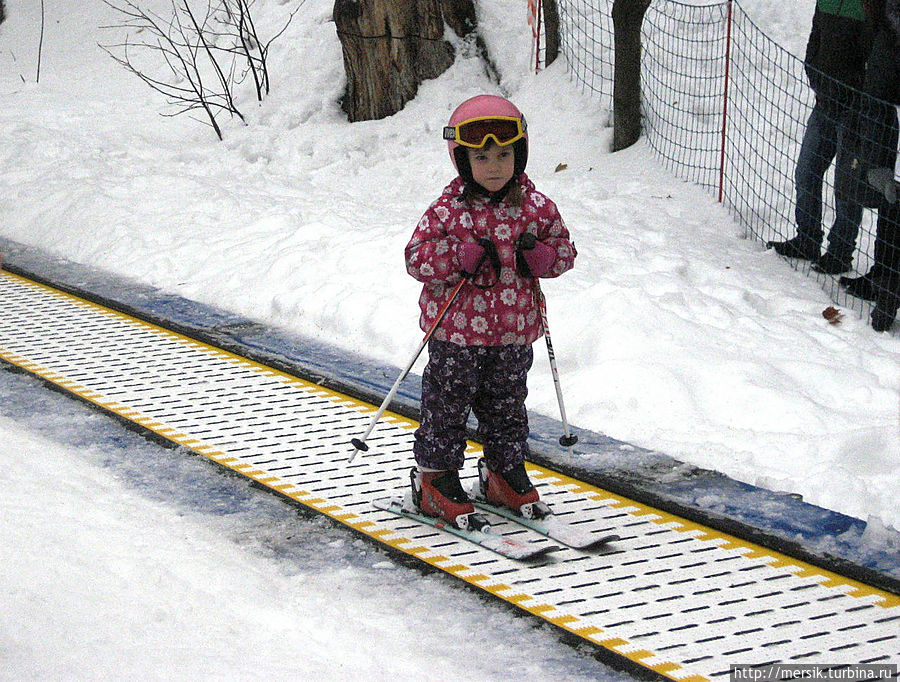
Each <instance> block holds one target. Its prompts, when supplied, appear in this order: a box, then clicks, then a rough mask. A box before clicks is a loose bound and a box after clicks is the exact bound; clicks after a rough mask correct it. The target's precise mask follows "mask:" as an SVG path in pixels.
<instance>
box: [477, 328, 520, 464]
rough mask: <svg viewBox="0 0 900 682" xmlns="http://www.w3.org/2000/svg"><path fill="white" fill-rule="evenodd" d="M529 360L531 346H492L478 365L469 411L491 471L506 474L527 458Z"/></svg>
mask: <svg viewBox="0 0 900 682" xmlns="http://www.w3.org/2000/svg"><path fill="white" fill-rule="evenodd" d="M533 359H534V353H533V351H532V348H531V346H495V347H491V348H490V350H489V353H488V355H487V357H486V358H485V362H484V364H483V366H482V376H481V381H480V384H479V389H478V392H477V394H476V395H475V400H474V402H473V404H472V409H473V411H474V413H475V416H476V417H477V418H478V436H479V439H480V440H481V442H482V443H483V444H484V456H485V459H486V460H487V464H488V466H489V467H490V468H491V469H493V470H494V471H499V472H506V471H509V470H510V469H511V468H513V467H515V466H517V465H518V464H521V463H522V462H524V461H525V459H526V457H527V455H528V443H527V440H528V412H527V411H526V409H525V397H526V396H527V395H528V385H527V377H528V370H529V369H531V363H532V361H533Z"/></svg>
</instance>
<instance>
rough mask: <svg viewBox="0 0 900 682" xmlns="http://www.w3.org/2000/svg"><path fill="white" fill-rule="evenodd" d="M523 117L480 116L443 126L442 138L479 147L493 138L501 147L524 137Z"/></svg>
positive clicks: (464, 145) (467, 145)
mask: <svg viewBox="0 0 900 682" xmlns="http://www.w3.org/2000/svg"><path fill="white" fill-rule="evenodd" d="M526 129H527V126H526V125H525V119H524V118H516V117H514V116H480V117H478V118H470V119H468V120H466V121H463V122H462V123H458V124H457V125H455V126H446V127H445V128H444V139H445V140H451V141H454V142H456V143H457V144H460V145H462V146H463V147H472V148H474V149H480V148H481V147H483V146H485V145H486V144H487V143H488V140H489V139H493V140H494V142H495V143H496V144H498V145H499V146H501V147H505V146H506V145H510V144H512V143H513V142H515V141H516V140H521V139H522V138H523V137H525V130H526Z"/></svg>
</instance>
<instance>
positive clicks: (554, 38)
mask: <svg viewBox="0 0 900 682" xmlns="http://www.w3.org/2000/svg"><path fill="white" fill-rule="evenodd" d="M543 5H544V36H545V38H546V43H547V44H546V45H545V47H544V65H545V66H550V65H551V64H552V63H553V62H555V61H556V58H557V57H558V56H559V7H557V5H556V0H544V2H543Z"/></svg>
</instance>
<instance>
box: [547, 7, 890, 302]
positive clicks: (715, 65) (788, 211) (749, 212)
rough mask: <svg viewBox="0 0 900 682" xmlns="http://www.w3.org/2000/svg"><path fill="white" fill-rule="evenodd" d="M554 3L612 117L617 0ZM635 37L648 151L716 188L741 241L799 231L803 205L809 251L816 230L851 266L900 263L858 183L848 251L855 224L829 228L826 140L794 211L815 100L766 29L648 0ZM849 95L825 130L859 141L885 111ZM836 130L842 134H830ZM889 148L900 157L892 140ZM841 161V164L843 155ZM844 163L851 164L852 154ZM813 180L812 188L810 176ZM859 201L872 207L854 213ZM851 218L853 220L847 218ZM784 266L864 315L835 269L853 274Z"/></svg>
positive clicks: (738, 16)
mask: <svg viewBox="0 0 900 682" xmlns="http://www.w3.org/2000/svg"><path fill="white" fill-rule="evenodd" d="M557 5H558V10H559V17H560V51H561V53H562V55H563V56H564V57H565V59H566V62H567V65H568V69H569V71H570V73H571V75H572V77H573V78H574V79H575V80H576V81H577V82H578V83H579V84H580V85H581V87H582V89H583V90H584V91H585V92H588V93H590V94H591V95H593V96H595V97H597V98H598V99H599V100H600V106H601V108H602V109H603V110H605V111H608V112H610V115H611V111H612V93H613V71H614V32H613V25H612V5H613V0H557ZM641 38H642V57H641V60H642V64H641V69H642V73H641V79H642V93H641V98H642V117H643V126H644V133H645V135H646V139H647V142H648V144H649V145H650V147H651V148H652V149H653V150H654V152H655V153H656V154H657V155H658V156H659V157H660V158H661V159H662V161H663V163H664V164H665V165H666V166H667V167H668V168H669V169H670V170H671V171H672V172H674V173H675V174H676V175H678V176H679V177H682V178H685V179H687V180H690V181H693V182H696V183H698V184H700V185H702V186H704V187H706V188H708V189H709V190H710V191H711V192H714V193H715V194H716V195H717V196H718V198H719V199H720V200H721V201H722V202H723V203H724V204H725V205H726V206H727V207H728V209H729V210H730V211H731V212H732V214H733V215H734V216H735V217H736V218H737V220H738V221H739V222H740V224H741V225H742V226H743V227H744V230H745V236H746V237H747V238H750V239H756V240H759V241H761V242H770V241H774V242H783V241H787V240H789V239H791V238H793V237H794V236H795V235H796V234H797V229H798V222H799V223H803V222H804V216H806V215H807V212H808V213H809V214H810V215H809V216H808V217H809V218H810V220H806V222H810V221H811V222H813V223H818V224H819V225H820V227H819V230H820V231H821V226H825V230H824V231H823V232H821V233H820V234H818V235H815V234H814V235H812V243H813V244H814V246H816V244H815V241H816V237H818V242H819V243H820V244H819V245H820V246H821V248H823V249H826V250H827V252H828V253H831V251H832V250H833V249H837V250H838V251H840V250H841V248H840V247H842V248H843V251H842V253H843V254H844V255H843V256H842V257H844V258H850V259H852V260H851V261H850V263H848V264H847V267H848V268H849V267H851V266H852V269H853V270H855V271H856V272H857V273H868V272H869V271H870V270H872V266H873V265H875V261H874V259H875V258H876V252H877V255H878V256H879V261H880V262H882V264H885V263H886V264H887V265H886V267H887V268H888V269H891V268H894V269H895V270H896V268H897V267H898V266H900V258H897V257H893V261H892V252H891V249H890V248H889V247H888V246H886V243H889V242H890V241H891V239H890V238H888V239H887V240H885V239H880V240H879V243H878V244H877V245H876V239H875V235H876V216H879V218H878V219H879V221H880V228H881V234H882V237H884V236H885V235H888V236H890V233H892V232H893V233H896V232H897V231H898V228H896V227H895V222H896V217H892V211H891V210H884V204H883V203H882V204H881V206H882V210H881V211H877V210H873V207H874V206H875V205H876V204H877V203H878V202H875V201H868V202H867V201H865V200H863V199H861V198H860V197H857V196H855V192H856V191H857V190H858V189H859V187H861V185H860V184H859V183H857V185H856V186H854V187H850V188H849V189H848V190H847V191H846V192H845V201H847V202H849V203H855V205H856V206H857V209H856V211H857V213H859V212H861V213H862V215H861V217H860V216H858V215H857V216H855V219H856V220H857V221H858V222H859V230H858V236H855V240H854V242H855V246H856V248H855V249H853V248H852V247H853V244H847V243H845V242H846V241H847V240H848V235H847V233H848V232H849V231H851V230H848V229H841V230H838V229H835V230H829V228H830V227H831V226H832V225H833V224H834V223H835V220H836V218H837V217H838V216H837V213H836V208H838V207H836V201H835V170H834V168H833V167H830V166H831V165H832V164H831V160H832V157H833V156H834V152H835V150H834V148H833V147H832V148H821V147H820V148H817V149H814V150H813V149H810V148H809V147H808V148H807V150H806V152H805V153H806V154H807V155H808V156H807V161H809V163H807V164H806V167H807V169H808V168H809V167H811V166H815V167H819V168H820V170H821V172H822V174H824V178H823V180H822V182H823V188H822V192H821V195H822V203H821V206H818V207H817V205H816V202H815V201H813V202H812V204H810V201H809V200H810V197H811V196H812V195H810V196H807V195H803V196H802V197H799V199H800V202H799V209H798V192H797V184H796V178H797V174H798V158H799V157H800V154H801V146H802V144H803V140H804V135H805V133H806V132H807V128H808V125H812V123H813V122H814V120H816V119H811V118H810V116H811V114H815V113H816V112H815V111H814V107H815V105H816V96H815V94H814V92H813V90H812V89H811V88H810V85H809V82H808V79H807V75H806V73H805V69H804V63H803V61H802V60H801V59H799V58H798V57H796V56H795V55H793V54H791V53H789V52H788V51H787V50H785V49H783V48H782V47H781V46H779V45H778V44H777V43H775V42H774V41H773V40H771V39H770V38H769V37H768V36H767V35H766V34H765V33H763V31H762V30H761V29H760V28H759V27H758V26H756V25H755V24H754V23H753V21H752V20H751V19H750V17H749V16H748V15H747V14H746V12H744V10H743V9H742V8H741V7H740V5H739V4H738V3H737V2H736V1H732V2H728V0H723V1H721V2H718V3H715V4H706V5H697V4H693V5H692V4H685V3H681V2H677V1H675V0H655V1H654V2H652V3H651V5H650V7H649V8H648V10H647V13H646V15H645V17H644V22H643V27H642V36H641ZM822 77H823V78H827V77H825V76H824V75H823V76H822ZM835 83H836V81H835ZM840 87H841V88H843V90H844V91H847V92H850V90H849V89H848V88H846V87H844V86H840ZM852 96H853V98H855V102H856V104H857V105H859V104H860V103H863V104H865V105H866V106H853V107H851V108H852V109H853V110H854V111H855V112H856V115H857V118H856V119H853V120H843V118H842V117H844V116H845V115H846V111H847V110H848V108H847V107H843V108H841V107H831V108H829V107H826V109H828V111H827V112H826V115H825V118H824V119H823V121H824V123H822V125H829V126H833V127H834V130H838V131H839V130H842V129H843V128H844V127H846V128H848V129H850V128H852V129H853V130H855V131H857V132H861V133H862V136H866V135H867V134H868V135H873V134H874V133H872V131H873V130H875V129H878V128H879V126H882V127H883V125H882V124H883V123H884V121H885V114H884V111H882V110H879V107H881V106H882V105H883V104H885V103H884V102H879V101H878V100H874V99H873V98H870V97H868V96H866V95H863V94H862V93H859V92H857V91H852ZM815 108H816V109H818V108H819V107H815ZM882 108H883V107H882ZM867 109H868V110H869V112H868V113H867ZM841 112H843V113H841ZM873 112H875V113H873ZM820 113H821V112H820ZM894 116H895V119H894V123H893V125H894V126H896V115H894ZM886 125H887V124H886ZM816 130H819V129H818V128H817V129H816ZM822 130H826V129H825V128H823V129H822ZM848 135H849V133H848ZM837 136H839V133H835V137H837ZM874 136H875V137H879V138H880V139H881V142H879V143H878V144H882V145H884V146H885V149H887V148H889V147H890V145H891V142H890V139H889V138H890V134H889V133H878V134H874ZM844 137H847V135H844ZM885 139H887V141H886V142H885ZM844 142H845V143H846V142H847V140H844ZM857 142H858V140H857ZM807 144H808V145H809V144H810V143H809V142H807ZM893 145H894V146H893V153H894V155H896V136H895V137H894V141H893ZM844 146H845V147H846V146H847V145H846V144H845V145H844ZM815 153H819V154H821V155H822V158H820V159H818V160H817V161H816V162H815V163H813V162H812V161H810V158H809V155H811V154H815ZM845 156H847V155H846V154H845ZM838 161H839V164H840V163H842V162H843V161H842V158H841V156H840V155H839V156H838ZM845 162H846V163H849V162H850V159H849V156H847V158H846V160H845ZM842 167H843V166H842ZM891 167H893V162H891ZM826 169H827V172H826ZM811 181H812V183H813V190H815V185H816V179H815V178H811ZM848 192H849V194H850V195H853V196H849V195H848ZM813 194H815V191H813ZM862 204H868V205H869V206H868V207H867V209H866V210H862V207H861V206H862ZM895 205H897V204H895ZM897 206H900V205H897ZM817 211H818V212H820V213H821V218H819V214H818V213H817ZM843 213H846V211H844V212H843ZM896 213H897V211H893V214H896ZM798 218H799V220H798ZM841 219H842V220H844V219H847V218H846V216H843V217H842V218H841ZM850 220H851V222H853V221H854V217H853V216H851V218H850ZM835 227H836V228H837V226H835ZM854 227H855V226H854ZM829 232H832V233H833V234H829ZM836 232H841V233H842V234H841V235H836ZM826 236H827V237H830V239H826V238H825V237H826ZM894 241H895V242H896V239H894ZM895 250H896V249H895ZM848 251H850V252H851V255H849V256H848V255H846V254H847V252H848ZM816 253H818V251H817V252H816ZM885 254H887V255H885ZM806 255H809V253H807V254H806ZM789 262H790V263H791V264H792V265H793V266H794V267H795V268H796V269H797V270H799V271H801V272H803V273H805V274H807V275H808V276H814V277H816V278H817V280H818V281H819V282H820V283H821V285H822V286H823V288H824V289H825V290H826V292H827V293H828V294H829V296H830V297H831V298H832V300H833V301H835V303H836V304H838V305H841V306H844V307H847V308H851V309H854V310H856V311H858V312H859V313H860V314H861V315H862V314H867V313H868V312H869V311H870V310H871V305H872V304H871V303H870V302H869V301H868V300H866V299H867V298H872V296H864V297H860V296H858V295H853V296H851V295H848V292H847V289H846V288H845V287H844V286H841V283H840V280H839V275H841V274H845V275H846V277H845V278H844V283H845V284H846V283H847V278H848V277H853V276H854V274H853V272H849V271H848V272H846V273H841V272H832V273H827V272H825V273H823V272H818V271H816V270H814V269H813V268H812V267H811V266H812V265H813V264H815V263H816V261H815V260H809V259H797V258H793V259H789ZM892 262H893V265H891V263H892ZM879 267H880V266H879ZM825 269H826V270H828V269H829V268H825ZM830 269H832V270H837V269H838V268H834V267H832V268H830ZM877 269H878V268H877V267H876V270H877ZM895 275H896V272H895ZM894 279H895V280H896V279H897V277H895V278H894ZM850 290H851V291H852V292H853V293H854V294H860V293H863V294H866V293H869V294H871V293H872V292H860V291H858V290H854V288H853V287H852V286H851V287H850Z"/></svg>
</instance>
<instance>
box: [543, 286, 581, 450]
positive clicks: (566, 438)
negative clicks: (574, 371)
mask: <svg viewBox="0 0 900 682" xmlns="http://www.w3.org/2000/svg"><path fill="white" fill-rule="evenodd" d="M534 295H535V298H537V302H538V309H539V310H540V311H541V326H542V327H543V328H544V340H545V341H546V342H547V355H548V356H549V357H550V372H551V373H552V374H553V385H554V386H555V387H556V400H557V402H558V403H559V416H560V417H561V418H562V424H563V435H562V436H560V438H559V444H560V445H562V446H563V447H564V448H569V450H570V451H571V450H572V446H573V445H575V443H577V442H578V436H576V435H575V434H573V433H571V432H570V431H569V422H568V420H567V419H566V406H565V405H564V404H563V394H562V386H561V385H560V383H559V370H558V369H557V367H556V354H555V353H554V352H553V341H551V340H550V326H549V325H548V324H547V301H546V299H545V298H544V292H543V291H541V285H540V283H539V282H538V281H537V279H535V280H534Z"/></svg>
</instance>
